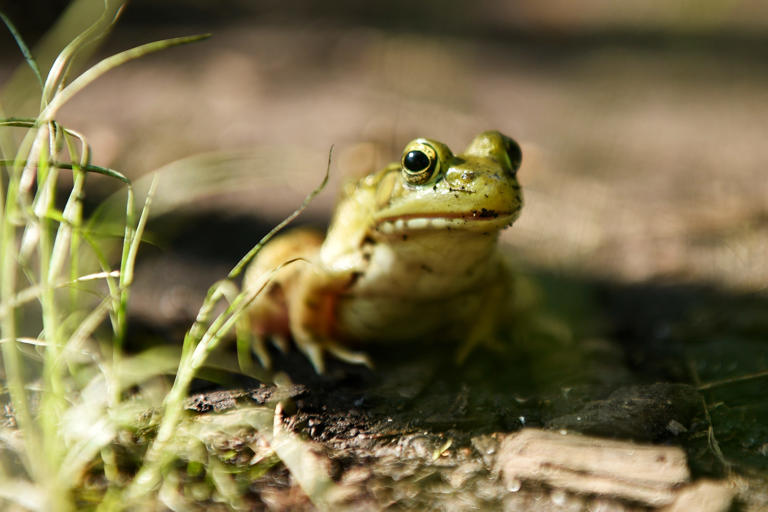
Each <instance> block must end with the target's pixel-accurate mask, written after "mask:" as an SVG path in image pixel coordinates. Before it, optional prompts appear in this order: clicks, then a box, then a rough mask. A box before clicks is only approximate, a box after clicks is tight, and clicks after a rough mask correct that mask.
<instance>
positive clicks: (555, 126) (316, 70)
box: [0, 0, 768, 291]
mask: <svg viewBox="0 0 768 512" xmlns="http://www.w3.org/2000/svg"><path fill="white" fill-rule="evenodd" d="M101 5H102V3H101V2H99V1H81V2H78V5H74V4H73V7H72V8H71V11H72V12H69V14H68V15H69V16H72V17H74V18H76V19H79V20H80V22H81V23H84V26H85V25H87V23H85V20H88V19H95V18H96V17H97V16H98V14H99V11H100V9H101ZM0 7H1V8H2V10H3V11H4V12H6V13H7V14H8V16H9V17H10V18H11V19H13V20H14V21H15V22H16V23H17V24H18V26H19V30H20V31H21V33H22V35H23V36H24V37H25V38H26V39H27V40H28V41H29V42H30V43H34V42H37V43H38V44H39V45H44V44H52V43H50V42H48V43H46V39H40V38H41V36H42V35H43V34H44V33H45V32H46V30H47V29H48V28H50V26H51V25H52V24H53V23H54V22H55V21H56V19H57V18H58V16H59V15H60V14H61V13H66V12H67V11H66V9H67V2H65V1H56V0H35V1H28V2H15V1H13V2H11V1H3V2H0ZM76 9H79V11H77V12H75V10H76ZM201 32H211V33H212V34H213V37H212V38H211V39H209V40H207V41H205V42H203V43H199V44H195V45H191V46H186V47H182V48H175V49H171V50H168V51H165V52H161V53H158V54H155V55H152V56H149V57H146V58H142V59H140V60H138V61H135V62H132V63H130V64H128V65H126V66H123V67H121V68H119V69H117V70H115V71H112V72H110V73H108V74H107V75H105V76H104V77H103V78H101V79H100V80H99V81H97V82H96V83H94V84H93V85H91V86H89V87H88V88H87V89H86V90H85V91H83V92H82V93H80V94H79V95H78V96H77V97H75V98H74V100H73V101H72V102H71V103H69V104H68V105H67V106H66V108H65V109H64V110H63V111H62V113H61V116H60V118H61V119H60V120H61V121H62V122H63V123H64V124H65V125H67V126H69V127H70V128H74V129H77V130H79V131H81V132H83V133H85V134H86V135H87V137H88V138H89V140H90V142H91V144H92V146H93V149H94V155H95V156H94V163H97V164H99V165H105V166H111V167H114V168H116V169H120V170H121V171H123V172H125V173H126V174H128V175H129V176H131V177H132V178H138V177H140V176H142V175H145V174H146V173H148V172H150V171H153V170H155V169H158V168H161V167H163V166H166V164H169V163H170V162H174V161H176V160H178V159H181V158H187V160H185V161H183V162H181V163H180V164H176V165H173V166H171V167H172V168H171V170H170V171H168V169H167V168H166V171H167V172H171V173H173V175H174V176H175V178H174V182H173V185H172V186H161V189H160V191H159V196H158V197H159V203H161V204H160V205H159V206H158V210H157V211H158V212H162V211H164V210H163V206H162V203H163V202H164V201H165V202H166V203H168V205H171V206H173V207H174V208H176V207H178V206H182V207H183V208H182V211H183V210H184V208H186V209H187V210H186V211H187V212H191V213H195V212H197V213H200V214H201V215H200V217H198V218H197V219H196V224H195V225H196V226H197V228H196V229H198V228H199V230H198V231H195V233H197V234H198V235H200V236H199V237H198V238H197V239H193V241H192V242H190V245H191V246H194V247H196V248H197V249H198V250H200V251H204V250H205V247H209V249H210V251H209V252H213V253H216V254H218V255H222V254H226V255H227V256H226V257H225V258H223V259H222V262H221V263H222V266H221V267H216V272H224V271H225V270H226V268H229V267H231V265H232V264H233V263H234V262H235V261H237V258H238V255H239V254H242V253H243V252H244V251H245V250H247V248H248V247H250V245H251V244H253V243H254V242H255V241H256V240H257V239H258V236H259V233H260V232H261V231H263V229H262V227H264V228H265V227H266V226H269V225H272V224H274V223H275V222H277V221H279V220H280V219H281V218H282V217H283V216H284V215H286V214H288V213H290V212H291V211H292V210H293V209H294V208H295V207H296V206H297V205H298V204H299V203H300V202H301V200H302V198H303V197H304V195H305V194H307V193H308V192H309V191H311V190H312V189H313V188H314V187H315V186H316V185H317V184H318V183H319V182H320V181H321V179H322V176H323V172H324V170H325V167H326V162H327V159H328V152H329V149H330V147H331V146H332V145H333V146H334V147H335V150H334V153H333V163H332V183H331V184H330V185H329V186H328V187H327V188H326V190H325V191H324V192H323V193H322V194H321V195H320V197H319V198H318V199H317V201H316V202H315V203H314V204H313V205H312V207H311V208H310V211H309V212H308V213H307V216H306V219H308V220H309V222H312V223H316V224H318V225H322V224H323V223H324V222H326V221H327V218H328V216H329V214H330V211H331V208H332V206H333V204H334V201H335V198H336V194H337V191H338V182H339V181H340V180H341V179H344V178H345V177H347V176H350V175H355V174H361V173H363V172H367V171H370V170H372V169H374V168H376V167H378V166H380V165H382V164H384V163H386V162H388V161H390V160H392V159H397V158H399V155H400V151H401V148H402V147H403V145H404V144H405V143H406V142H407V141H408V140H410V139H412V138H414V137H417V136H426V137H430V138H435V139H438V140H441V141H444V142H446V143H447V144H448V145H449V146H451V147H452V148H453V149H454V151H460V150H461V149H462V148H463V146H464V145H465V144H466V143H467V142H468V141H469V140H470V139H471V138H472V137H473V136H474V135H475V134H476V133H478V132H480V131H482V130H486V129H499V130H501V131H503V132H504V133H506V134H508V135H510V136H512V137H514V138H516V139H517V140H518V141H519V142H520V143H521V145H522V147H523V152H524V163H523V167H522V169H521V172H520V175H519V176H520V180H521V182H522V184H523V187H524V189H525V193H526V206H525V208H524V211H523V215H522V217H521V219H520V220H519V222H518V223H517V224H516V225H515V226H514V227H513V228H512V229H509V230H507V231H506V232H505V233H504V235H503V240H504V242H505V243H506V244H507V245H509V246H510V248H511V253H512V254H514V255H516V256H519V257H520V258H521V259H522V260H524V261H529V262H533V263H534V264H535V265H538V266H542V267H546V268H549V269H553V270H555V271H557V270H559V269H564V270H568V271H569V272H577V273H582V272H583V273H586V274H596V275H599V276H604V277H607V278H610V279H616V280H619V281H627V282H636V281H645V280H648V279H661V280H673V281H681V280H682V281H686V282H687V281H695V282H703V283H711V284H715V285H717V286H718V287H724V288H726V289H734V290H748V291H755V290H764V289H765V285H766V282H768V263H766V258H765V254H766V252H767V250H768V202H767V201H766V198H768V179H766V171H765V166H766V162H768V145H767V144H765V143H764V139H765V135H766V132H767V131H768V44H767V43H768V4H766V3H764V2H759V1H757V0H751V1H738V0H706V1H691V0H675V1H668V2H652V3H648V2H641V1H634V0H633V1H624V2H621V3H619V4H617V3H616V2H609V1H607V0H585V1H582V2H578V3H577V4H574V3H573V2H567V1H564V0H549V1H544V2H522V1H506V2H503V1H494V0H477V1H473V2H463V1H457V0H439V1H437V0H431V1H423V2H418V3H414V2H410V1H405V0H394V1H393V0H388V1H369V2H354V1H346V0H345V1H335V2H321V1H313V0H283V1H263V2H249V1H245V0H243V1H234V0H232V1H226V2H216V3H211V2H206V1H195V0H165V1H163V2H153V1H151V0H135V1H133V2H130V3H129V5H128V6H127V8H126V9H125V11H124V13H123V15H122V18H121V19H120V21H119V22H118V23H117V25H116V26H115V28H114V30H113V32H112V34H111V35H110V36H109V38H108V40H107V41H106V42H105V44H104V45H103V46H101V47H100V48H99V49H98V50H97V56H98V55H101V56H106V55H109V54H111V53H114V52H116V51H120V50H123V49H126V48H129V47H131V46H134V45H136V44H140V43H144V42H149V41H152V40H155V39H160V38H166V37H173V36H179V35H187V34H193V33H201ZM49 39H50V38H49ZM0 44H1V45H2V46H0V51H1V52H2V53H0V55H2V58H1V59H0V80H2V82H4V83H6V84H8V83H12V82H13V81H14V80H17V79H19V77H18V75H15V74H14V71H15V70H16V69H17V68H19V67H23V66H22V64H23V61H22V58H21V56H20V53H19V52H18V50H17V49H16V48H15V46H14V44H13V40H12V39H11V37H10V36H9V35H7V34H4V35H2V36H0ZM93 58H95V57H93ZM6 91H7V89H6ZM4 106H5V108H6V109H7V110H9V109H10V110H13V109H14V108H17V107H18V108H19V109H20V110H22V111H23V107H22V106H19V105H17V104H15V103H13V102H12V101H10V100H9V99H8V98H5V103H4ZM11 113H14V114H22V113H23V112H11ZM193 155H199V156H196V157H194V156H193ZM191 156H193V158H191V159H190V158H188V157H191ZM169 208H170V206H169ZM176 211H179V210H178V209H177V210H176ZM210 212H213V213H215V214H216V215H217V216H218V218H220V219H224V222H225V223H226V222H228V221H227V219H229V220H231V222H230V223H229V224H227V229H218V228H217V229H215V230H213V231H214V232H213V233H209V232H206V231H205V230H204V229H203V228H201V227H200V226H202V225H203V224H204V223H205V222H206V221H205V219H206V218H207V217H206V215H208V213H210ZM243 219H246V220H247V219H258V222H257V224H258V225H259V226H261V227H259V228H252V227H249V226H251V224H249V223H248V222H246V221H244V220H243ZM259 223H261V224H259ZM169 225H172V226H174V227H175V228H174V229H178V230H183V229H184V228H183V227H181V225H180V224H179V223H177V222H170V223H169ZM157 229H160V228H157ZM187 258H189V256H187ZM206 265H207V268H208V269H212V267H211V265H213V263H206V264H205V265H204V266H206ZM175 267H178V263H177V264H176V265H175ZM179 272H180V273H181V276H187V277H189V276H190V275H191V274H190V271H188V270H180V271H179ZM161 274H162V272H161ZM219 275H221V273H219ZM213 278H214V279H215V276H214V277H213ZM211 280H212V279H211V278H210V277H206V278H205V281H204V282H206V283H210V282H211Z"/></svg>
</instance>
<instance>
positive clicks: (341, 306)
mask: <svg viewBox="0 0 768 512" xmlns="http://www.w3.org/2000/svg"><path fill="white" fill-rule="evenodd" d="M448 235H449V236H451V237H452V238H453V239H452V240H450V241H448V243H446V233H444V232H442V233H420V234H417V235H411V236H409V237H408V238H407V240H406V241H400V242H394V241H392V240H390V241H388V242H389V243H381V244H377V245H376V246H375V247H374V248H373V251H372V252H371V257H370V262H369V264H368V266H367V268H366V269H365V272H363V273H361V275H360V276H359V277H358V279H357V281H356V282H355V283H354V284H353V285H352V286H351V287H350V289H349V290H348V291H347V292H346V293H345V294H343V295H341V296H340V297H339V301H338V303H337V305H336V322H337V329H338V330H339V331H340V332H342V333H343V336H344V337H346V338H350V339H353V340H359V341H377V340H381V341H397V340H413V339H417V338H427V337H430V336H432V337H440V338H443V337H445V338H452V339H460V338H461V337H462V336H464V334H465V333H466V331H467V329H468V328H469V327H471V325H472V323H473V320H474V319H475V318H476V317H477V315H478V313H479V310H480V308H481V307H482V306H483V297H484V293H485V290H486V289H487V288H488V287H489V286H490V285H491V283H493V281H494V280H495V279H497V278H498V277H499V275H500V272H499V271H500V265H501V261H500V259H499V257H498V253H497V252H496V247H495V242H496V237H495V236H484V235H477V234H472V235H471V236H463V235H466V233H461V232H453V233H450V234H448Z"/></svg>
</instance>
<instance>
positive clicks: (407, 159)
mask: <svg viewBox="0 0 768 512" xmlns="http://www.w3.org/2000/svg"><path fill="white" fill-rule="evenodd" d="M402 165H403V178H404V179H405V181H407V182H408V183H410V184H411V185H421V184H423V183H426V182H427V181H429V179H430V178H432V176H434V175H435V174H437V172H438V171H439V168H438V159H437V152H436V151H435V148H433V147H432V146H430V145H429V144H427V143H424V142H421V141H419V140H415V141H413V142H411V143H410V144H408V145H407V146H406V147H405V151H404V152H403V159H402Z"/></svg>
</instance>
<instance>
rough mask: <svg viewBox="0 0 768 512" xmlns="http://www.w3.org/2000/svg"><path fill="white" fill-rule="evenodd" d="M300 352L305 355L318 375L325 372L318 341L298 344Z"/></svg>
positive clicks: (321, 349)
mask: <svg viewBox="0 0 768 512" xmlns="http://www.w3.org/2000/svg"><path fill="white" fill-rule="evenodd" d="M300 348H301V350H302V352H304V354H305V355H306V356H307V359H309V362H310V363H312V366H313V367H314V368H315V371H316V372H317V374H318V375H322V374H323V373H325V360H324V358H323V347H322V346H321V345H320V344H318V343H310V344H304V345H300Z"/></svg>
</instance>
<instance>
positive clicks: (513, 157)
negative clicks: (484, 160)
mask: <svg viewBox="0 0 768 512" xmlns="http://www.w3.org/2000/svg"><path fill="white" fill-rule="evenodd" d="M504 150H505V151H506V152H507V156H508V157H509V163H510V165H511V166H512V172H513V173H515V172H517V170H518V169H519V168H520V164H521V163H522V162H523V151H522V150H521V149H520V145H519V144H518V143H517V142H515V141H514V140H512V139H510V138H509V137H506V136H505V137H504Z"/></svg>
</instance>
